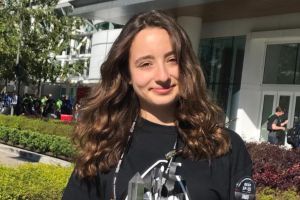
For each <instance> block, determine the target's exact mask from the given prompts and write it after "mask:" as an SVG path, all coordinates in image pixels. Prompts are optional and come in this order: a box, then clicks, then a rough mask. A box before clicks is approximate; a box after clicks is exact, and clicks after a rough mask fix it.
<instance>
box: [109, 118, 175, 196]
mask: <svg viewBox="0 0 300 200" xmlns="http://www.w3.org/2000/svg"><path fill="white" fill-rule="evenodd" d="M136 121H137V116H136V117H135V119H134V121H133V123H132V125H131V127H130V130H129V132H130V134H129V137H128V140H127V144H126V146H125V148H124V151H123V153H122V155H121V157H120V160H119V161H118V165H117V167H116V169H115V173H114V176H113V184H112V186H113V198H112V199H111V200H116V199H117V194H116V182H117V176H118V174H119V171H120V167H121V164H122V162H123V157H124V154H125V152H126V149H127V148H128V143H129V141H130V139H131V137H132V134H133V131H134V128H135V124H136ZM177 145H178V137H177V138H176V141H175V143H174V146H173V149H172V150H171V151H170V152H168V153H167V154H166V155H165V157H166V159H167V160H168V165H167V169H166V170H165V173H168V171H169V169H170V165H171V162H172V161H173V159H174V157H175V156H176V155H177V153H178V151H177V150H176V149H177Z"/></svg>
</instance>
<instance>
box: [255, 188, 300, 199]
mask: <svg viewBox="0 0 300 200" xmlns="http://www.w3.org/2000/svg"><path fill="white" fill-rule="evenodd" d="M299 199H300V196H299V195H298V194H297V191H296V189H295V188H291V189H289V190H286V191H284V190H279V189H272V188H270V187H261V188H257V191H256V200H299Z"/></svg>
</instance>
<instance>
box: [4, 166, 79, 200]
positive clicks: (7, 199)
mask: <svg viewBox="0 0 300 200" xmlns="http://www.w3.org/2000/svg"><path fill="white" fill-rule="evenodd" d="M72 170H73V167H68V168H66V167H60V166H56V165H45V164H24V165H20V166H19V167H17V168H11V167H5V166H0V199H1V200H60V199H61V198H62V193H63V189H64V188H65V186H66V184H67V182H68V179H69V177H70V175H71V172H72Z"/></svg>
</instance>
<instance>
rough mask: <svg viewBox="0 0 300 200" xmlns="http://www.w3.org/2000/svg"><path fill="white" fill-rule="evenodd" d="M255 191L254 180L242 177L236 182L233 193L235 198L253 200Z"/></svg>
mask: <svg viewBox="0 0 300 200" xmlns="http://www.w3.org/2000/svg"><path fill="white" fill-rule="evenodd" d="M255 192H256V189H255V182H254V181H253V180H252V179H251V178H250V177H243V178H241V179H240V180H239V181H238V182H237V183H236V186H235V193H234V195H235V199H236V200H254V199H255Z"/></svg>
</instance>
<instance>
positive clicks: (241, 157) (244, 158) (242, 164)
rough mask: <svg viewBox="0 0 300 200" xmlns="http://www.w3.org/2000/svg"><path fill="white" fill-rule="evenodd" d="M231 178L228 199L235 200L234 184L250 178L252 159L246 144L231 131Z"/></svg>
mask: <svg viewBox="0 0 300 200" xmlns="http://www.w3.org/2000/svg"><path fill="white" fill-rule="evenodd" d="M230 136H231V155H230V159H231V160H230V165H231V170H230V171H231V172H230V173H231V178H230V179H231V180H230V200H235V187H236V184H237V183H238V182H239V181H241V180H242V179H243V178H246V177H249V178H252V161H251V157H250V155H249V153H248V151H247V149H246V145H245V143H244V141H243V140H242V139H241V137H240V136H239V135H238V134H236V133H235V132H233V131H231V133H230Z"/></svg>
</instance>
